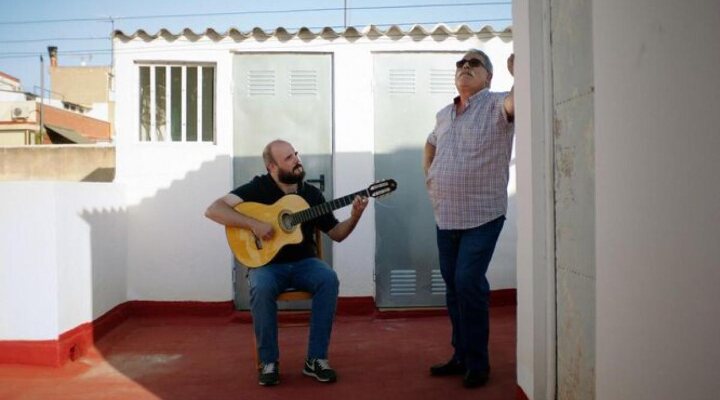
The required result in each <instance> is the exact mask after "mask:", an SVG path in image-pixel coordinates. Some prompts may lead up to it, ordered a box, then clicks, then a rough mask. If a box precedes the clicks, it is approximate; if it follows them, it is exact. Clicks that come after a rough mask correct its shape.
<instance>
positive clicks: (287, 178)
mask: <svg viewBox="0 0 720 400" xmlns="http://www.w3.org/2000/svg"><path fill="white" fill-rule="evenodd" d="M278 179H279V180H280V182H282V183H284V184H286V185H294V184H296V183H300V182H302V180H303V179H305V169H304V168H303V167H302V165H297V166H296V167H295V168H293V169H292V171H285V170H282V169H281V170H279V171H278Z"/></svg>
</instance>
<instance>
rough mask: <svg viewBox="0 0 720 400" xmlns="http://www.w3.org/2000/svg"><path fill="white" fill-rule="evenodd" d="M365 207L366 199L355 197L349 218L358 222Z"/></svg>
mask: <svg viewBox="0 0 720 400" xmlns="http://www.w3.org/2000/svg"><path fill="white" fill-rule="evenodd" d="M367 205H368V199H367V197H361V196H355V199H354V200H353V203H352V211H351V212H350V216H351V217H352V218H353V219H355V220H356V221H357V220H359V219H360V217H361V216H362V214H363V212H364V211H365V207H367Z"/></svg>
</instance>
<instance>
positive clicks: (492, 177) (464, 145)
mask: <svg viewBox="0 0 720 400" xmlns="http://www.w3.org/2000/svg"><path fill="white" fill-rule="evenodd" d="M507 95H508V92H490V91H489V90H488V89H483V90H482V91H480V92H478V93H476V94H474V95H473V96H471V97H470V98H469V99H468V106H467V108H466V109H465V111H464V112H463V113H462V114H460V115H459V116H458V115H456V108H455V106H456V104H457V103H458V102H459V97H458V98H455V101H454V102H453V104H450V105H448V106H447V107H445V108H443V109H442V110H440V111H439V112H438V113H437V116H436V124H435V129H434V130H433V131H432V133H430V135H429V136H428V138H427V142H428V143H429V144H431V145H433V146H435V157H434V159H433V162H432V164H431V165H430V168H429V170H428V176H427V179H426V186H427V190H428V194H429V196H430V202H431V203H432V206H433V211H434V213H435V222H436V223H437V225H438V228H440V229H471V228H475V227H478V226H480V225H483V224H485V223H487V222H490V221H492V220H494V219H495V218H498V217H500V216H502V215H504V214H505V213H506V212H507V186H508V179H509V166H510V159H511V157H512V142H513V135H514V133H515V129H514V124H513V123H512V122H508V116H507V114H506V112H505V107H504V100H505V97H506V96H507Z"/></svg>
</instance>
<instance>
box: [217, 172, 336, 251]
mask: <svg viewBox="0 0 720 400" xmlns="http://www.w3.org/2000/svg"><path fill="white" fill-rule="evenodd" d="M230 193H232V194H234V195H236V196H238V197H240V198H241V199H242V200H243V201H253V202H256V203H262V204H274V203H275V202H277V201H278V200H280V198H281V197H283V196H285V193H284V192H283V191H282V190H281V189H280V188H279V187H278V185H277V183H275V181H274V180H273V178H272V177H271V176H270V174H265V175H260V176H256V177H254V178H253V179H252V180H251V181H250V182H248V183H246V184H244V185H242V186H239V187H237V188H235V189H234V190H233V191H231V192H230ZM295 194H297V195H298V196H300V197H302V198H303V199H305V201H307V203H308V204H309V205H310V207H312V206H315V205H318V204H322V203H324V202H325V197H324V196H323V195H322V192H320V190H319V189H318V188H316V187H315V186H313V185H309V184H306V183H305V182H301V183H299V184H298V190H297V193H295ZM250 217H252V215H250ZM337 224H338V220H337V218H335V215H333V214H332V213H327V214H324V215H322V216H320V217H318V218H315V219H313V220H310V221H308V222H305V223H303V224H302V225H301V227H300V228H301V229H302V234H303V240H302V242H300V243H297V244H288V245H285V246H283V248H282V249H280V251H279V252H278V253H277V254H276V255H275V257H273V259H272V260H270V262H269V263H270V264H276V263H289V262H294V261H299V260H302V259H305V258H309V257H316V256H317V244H316V243H315V235H314V233H315V228H316V227H317V228H318V229H320V230H321V231H323V232H327V231H329V230H330V229H332V228H334V227H335V225H337Z"/></svg>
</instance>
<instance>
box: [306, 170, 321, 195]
mask: <svg viewBox="0 0 720 400" xmlns="http://www.w3.org/2000/svg"><path fill="white" fill-rule="evenodd" d="M305 182H308V183H316V184H317V186H318V187H319V188H320V191H321V192H324V191H325V174H320V177H319V178H318V179H305Z"/></svg>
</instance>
